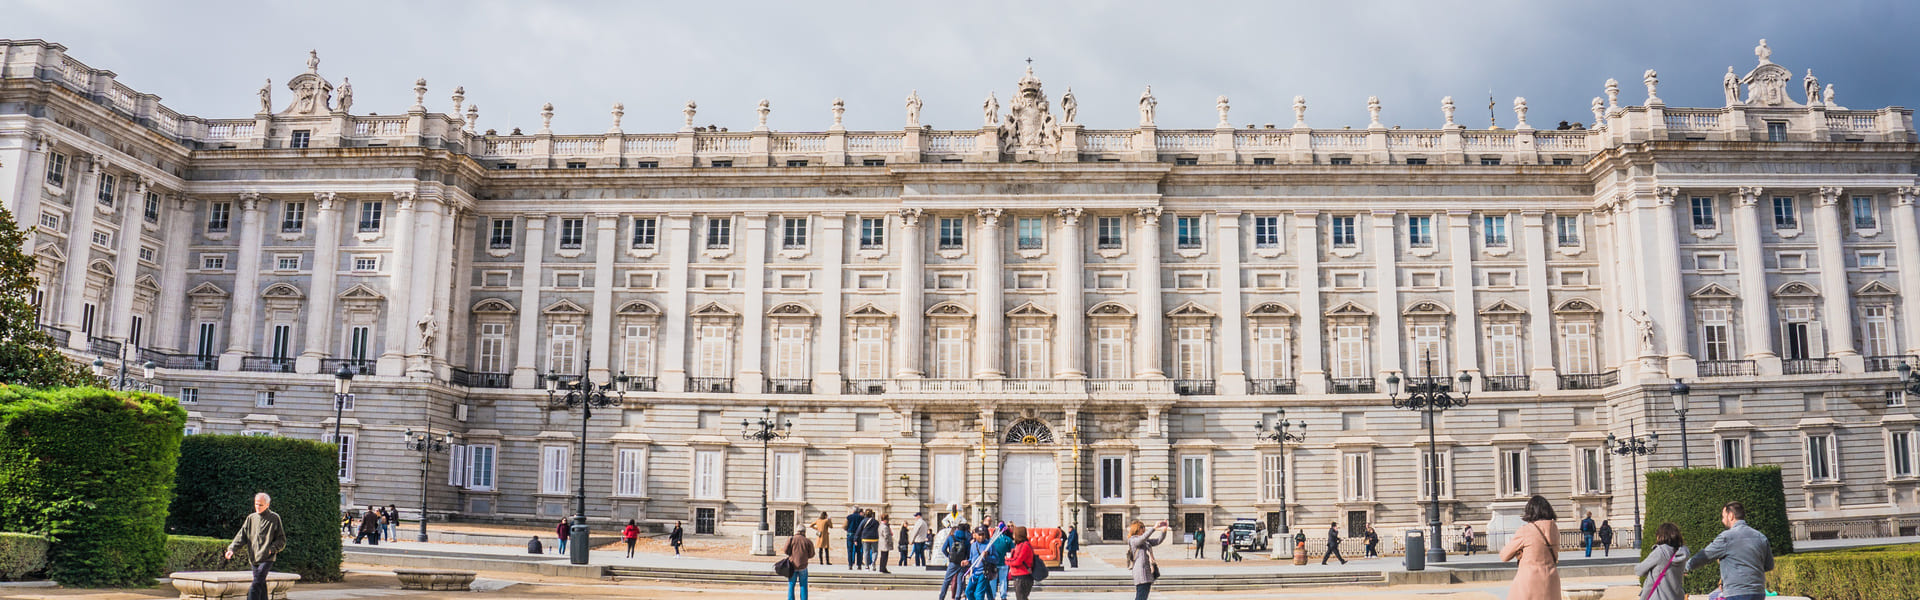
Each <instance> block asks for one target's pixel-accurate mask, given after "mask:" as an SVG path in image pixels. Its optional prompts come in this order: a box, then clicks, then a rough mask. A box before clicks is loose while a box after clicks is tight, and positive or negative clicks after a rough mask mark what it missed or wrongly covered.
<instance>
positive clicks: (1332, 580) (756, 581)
mask: <svg viewBox="0 0 1920 600" xmlns="http://www.w3.org/2000/svg"><path fill="white" fill-rule="evenodd" d="M607 575H608V576H609V577H611V578H613V579H616V580H626V579H642V580H655V581H700V582H707V583H731V584H741V585H777V584H780V583H783V582H784V580H783V578H781V577H779V576H778V575H775V574H773V572H772V569H771V568H769V569H768V570H767V572H765V573H757V572H744V571H721V570H708V569H650V568H644V567H624V566H612V567H607ZM808 582H809V583H810V584H811V585H814V586H820V587H831V588H843V587H844V588H861V589H883V590H886V589H900V590H933V589H938V588H939V586H940V582H941V577H940V576H939V575H936V574H932V573H906V572H903V573H898V574H893V575H878V574H865V573H846V572H837V573H836V572H831V571H827V572H817V573H814V574H813V575H812V576H810V577H809V578H808ZM1386 583H1387V578H1386V576H1385V575H1384V574H1381V573H1353V572H1342V573H1300V574H1284V575H1282V574H1258V573H1254V574H1245V575H1187V576H1181V575H1169V576H1166V577H1162V578H1161V579H1160V581H1159V582H1158V583H1156V584H1155V586H1154V588H1155V589H1168V590H1191V591H1236V590H1256V589H1268V588H1275V587H1316V586H1330V585H1362V586H1367V585H1386ZM1041 585H1042V586H1043V587H1045V588H1047V589H1050V590H1055V591H1079V592H1101V591H1126V590H1131V589H1133V578H1132V577H1131V576H1128V575H1121V574H1113V575H1080V574H1066V573H1058V574H1055V575H1054V576H1052V577H1049V578H1048V579H1047V581H1046V583H1043V584H1041Z"/></svg>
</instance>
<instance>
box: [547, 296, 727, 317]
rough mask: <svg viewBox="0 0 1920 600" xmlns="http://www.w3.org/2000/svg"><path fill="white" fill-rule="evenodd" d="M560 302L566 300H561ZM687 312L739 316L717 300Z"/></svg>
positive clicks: (707, 315) (710, 315)
mask: <svg viewBox="0 0 1920 600" xmlns="http://www.w3.org/2000/svg"><path fill="white" fill-rule="evenodd" d="M561 302H566V301H565V300H562V301H561ZM569 304H571V303H570V302H569ZM689 314H691V315H692V316H695V317H710V318H719V317H738V316H740V311H736V310H733V309H731V308H727V307H726V306H725V305H722V304H720V303H718V302H708V303H706V304H702V305H700V308H696V309H693V312H692V313H689Z"/></svg>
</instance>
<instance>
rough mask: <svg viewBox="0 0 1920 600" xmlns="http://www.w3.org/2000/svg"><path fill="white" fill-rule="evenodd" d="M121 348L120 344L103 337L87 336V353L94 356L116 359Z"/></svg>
mask: <svg viewBox="0 0 1920 600" xmlns="http://www.w3.org/2000/svg"><path fill="white" fill-rule="evenodd" d="M122 348H124V346H123V345H122V344H121V343H120V342H117V341H114V340H110V339H107V338H103V337H94V336H91V335H89V336H87V351H88V352H92V353H94V354H95V355H98V356H113V357H117V356H120V350H121V349H122Z"/></svg>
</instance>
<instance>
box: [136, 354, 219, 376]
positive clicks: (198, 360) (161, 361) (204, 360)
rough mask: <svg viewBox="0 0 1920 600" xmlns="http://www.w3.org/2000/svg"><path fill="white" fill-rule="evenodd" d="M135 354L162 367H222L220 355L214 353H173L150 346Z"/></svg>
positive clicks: (199, 368)
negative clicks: (203, 354) (197, 354)
mask: <svg viewBox="0 0 1920 600" xmlns="http://www.w3.org/2000/svg"><path fill="white" fill-rule="evenodd" d="M135 354H136V355H137V356H139V357H140V361H141V362H146V361H153V366H155V367H159V368H162V369H179V370H182V371H212V370H214V369H218V368H220V361H219V359H218V357H215V356H213V355H206V356H196V355H193V354H173V353H170V352H161V351H159V350H153V349H150V348H141V349H140V351H139V352H137V353H135Z"/></svg>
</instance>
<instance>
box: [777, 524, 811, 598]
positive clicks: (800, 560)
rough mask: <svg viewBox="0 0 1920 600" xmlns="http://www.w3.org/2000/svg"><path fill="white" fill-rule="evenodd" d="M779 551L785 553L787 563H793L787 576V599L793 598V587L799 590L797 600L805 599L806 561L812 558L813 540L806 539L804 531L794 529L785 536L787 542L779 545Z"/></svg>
mask: <svg viewBox="0 0 1920 600" xmlns="http://www.w3.org/2000/svg"><path fill="white" fill-rule="evenodd" d="M780 553H781V554H784V555H786V557H787V563H788V564H791V565H793V574H792V575H788V576H787V600H795V598H796V596H794V594H793V591H794V590H795V589H799V590H800V595H799V596H797V598H798V600H807V561H808V560H811V559H812V558H813V541H812V540H808V539H807V533H806V532H805V531H795V532H793V535H790V536H787V543H786V544H785V545H782V546H781V547H780Z"/></svg>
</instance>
